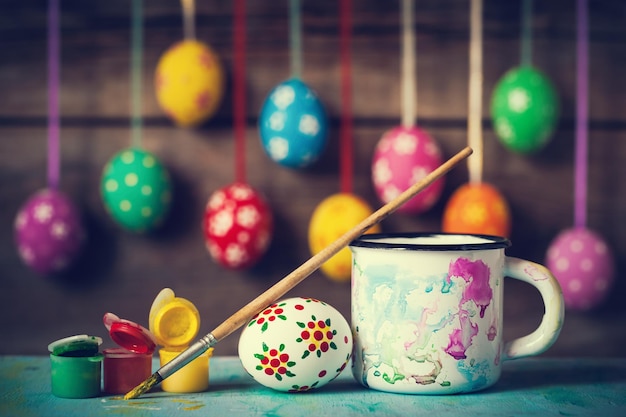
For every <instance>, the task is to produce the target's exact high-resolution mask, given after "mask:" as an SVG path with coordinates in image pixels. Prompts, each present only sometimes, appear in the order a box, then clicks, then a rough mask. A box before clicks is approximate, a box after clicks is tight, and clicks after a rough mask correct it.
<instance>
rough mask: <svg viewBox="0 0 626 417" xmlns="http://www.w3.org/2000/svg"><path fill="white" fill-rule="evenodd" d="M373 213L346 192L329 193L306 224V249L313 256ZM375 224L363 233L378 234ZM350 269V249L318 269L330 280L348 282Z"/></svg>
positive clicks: (361, 201) (378, 226) (344, 250)
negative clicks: (307, 226) (307, 225)
mask: <svg viewBox="0 0 626 417" xmlns="http://www.w3.org/2000/svg"><path fill="white" fill-rule="evenodd" d="M372 212H373V210H372V209H371V208H370V206H369V205H368V204H367V203H366V202H365V201H364V200H363V199H361V198H359V197H357V196H355V195H354V194H349V193H338V194H333V195H331V196H330V197H327V198H325V199H324V200H323V201H322V202H321V203H320V204H319V205H318V206H317V207H316V208H315V210H314V211H313V216H311V221H310V222H309V248H310V250H311V254H313V255H315V254H317V253H318V252H320V251H321V250H322V249H324V248H325V247H327V246H328V245H330V244H331V243H333V242H334V241H335V240H337V239H338V238H339V237H341V236H342V235H344V234H345V233H346V232H347V231H348V230H350V229H352V228H353V227H354V226H356V225H357V224H359V223H360V222H361V221H363V220H365V218H367V217H368V216H369V215H370V214H372ZM379 232H380V225H378V224H377V225H375V226H373V227H372V228H371V229H369V230H368V231H367V232H366V233H379ZM351 268H352V254H351V253H350V249H348V248H347V247H346V248H343V249H342V250H340V251H339V252H338V253H337V254H335V255H333V256H332V257H331V258H330V259H329V260H327V261H326V262H324V264H322V266H321V268H320V269H321V270H322V272H323V273H324V274H326V276H328V277H329V278H330V279H332V280H334V281H349V280H350V273H351Z"/></svg>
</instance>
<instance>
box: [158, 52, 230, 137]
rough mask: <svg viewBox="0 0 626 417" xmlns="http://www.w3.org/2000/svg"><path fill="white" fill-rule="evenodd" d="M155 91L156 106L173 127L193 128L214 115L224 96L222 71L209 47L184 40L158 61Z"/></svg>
mask: <svg viewBox="0 0 626 417" xmlns="http://www.w3.org/2000/svg"><path fill="white" fill-rule="evenodd" d="M155 89H156V96H157V101H158V103H159V106H160V107H161V108H162V109H163V111H164V112H165V113H167V115H168V116H169V117H170V118H172V119H173V120H174V122H176V124H178V125H179V126H181V127H188V126H196V125H198V124H200V123H202V122H204V121H205V120H207V119H208V118H209V117H211V116H212V115H213V114H214V113H215V112H216V111H217V108H218V106H219V104H220V102H221V101H222V97H223V95H224V70H223V68H222V64H221V62H220V60H219V58H218V56H217V54H216V53H215V52H214V51H213V50H212V49H211V48H210V47H209V46H207V45H206V44H204V43H202V42H198V41H195V40H184V41H181V42H178V43H176V44H174V45H172V46H171V47H170V48H169V49H168V50H167V51H165V53H164V54H163V55H162V56H161V58H160V59H159V63H158V65H157V68H156V73H155Z"/></svg>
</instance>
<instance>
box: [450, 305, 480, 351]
mask: <svg viewBox="0 0 626 417" xmlns="http://www.w3.org/2000/svg"><path fill="white" fill-rule="evenodd" d="M459 321H460V323H461V328H460V329H454V330H453V331H452V333H451V334H450V344H449V345H448V347H447V348H446V353H447V354H448V355H450V356H452V357H453V358H454V359H456V360H461V359H465V358H466V357H467V356H465V351H466V350H467V348H468V347H470V345H471V344H472V338H473V337H474V336H476V335H477V334H478V325H476V324H473V323H472V321H471V320H470V318H469V313H468V312H467V311H466V310H461V311H460V312H459Z"/></svg>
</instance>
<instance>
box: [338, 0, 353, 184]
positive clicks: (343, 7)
mask: <svg viewBox="0 0 626 417" xmlns="http://www.w3.org/2000/svg"><path fill="white" fill-rule="evenodd" d="M351 44H352V0H341V4H340V11H339V51H340V62H341V127H340V132H339V138H340V144H341V145H340V146H341V153H340V155H341V162H340V163H341V166H340V176H341V192H342V193H351V192H352V174H353V173H352V167H353V160H352V157H353V156H352V153H353V149H352V148H353V143H352V68H351V59H350V48H351Z"/></svg>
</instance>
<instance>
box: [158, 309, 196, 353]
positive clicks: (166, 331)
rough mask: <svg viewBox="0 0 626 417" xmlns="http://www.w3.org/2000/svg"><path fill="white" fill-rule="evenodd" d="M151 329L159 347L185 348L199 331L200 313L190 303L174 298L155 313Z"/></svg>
mask: <svg viewBox="0 0 626 417" xmlns="http://www.w3.org/2000/svg"><path fill="white" fill-rule="evenodd" d="M152 327H153V328H152V329H151V330H152V332H153V333H154V336H155V337H156V339H157V341H158V342H159V344H160V345H161V346H165V347H181V346H187V345H189V344H190V343H191V342H192V341H193V340H194V339H195V337H196V335H197V334H198V331H199V330H200V313H199V312H198V309H197V308H196V306H195V305H193V303H192V302H191V301H189V300H187V299H185V298H181V297H174V298H173V299H171V300H170V301H169V302H168V303H165V304H163V305H162V306H161V308H159V309H158V311H156V313H155V315H154V321H153V323H152Z"/></svg>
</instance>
